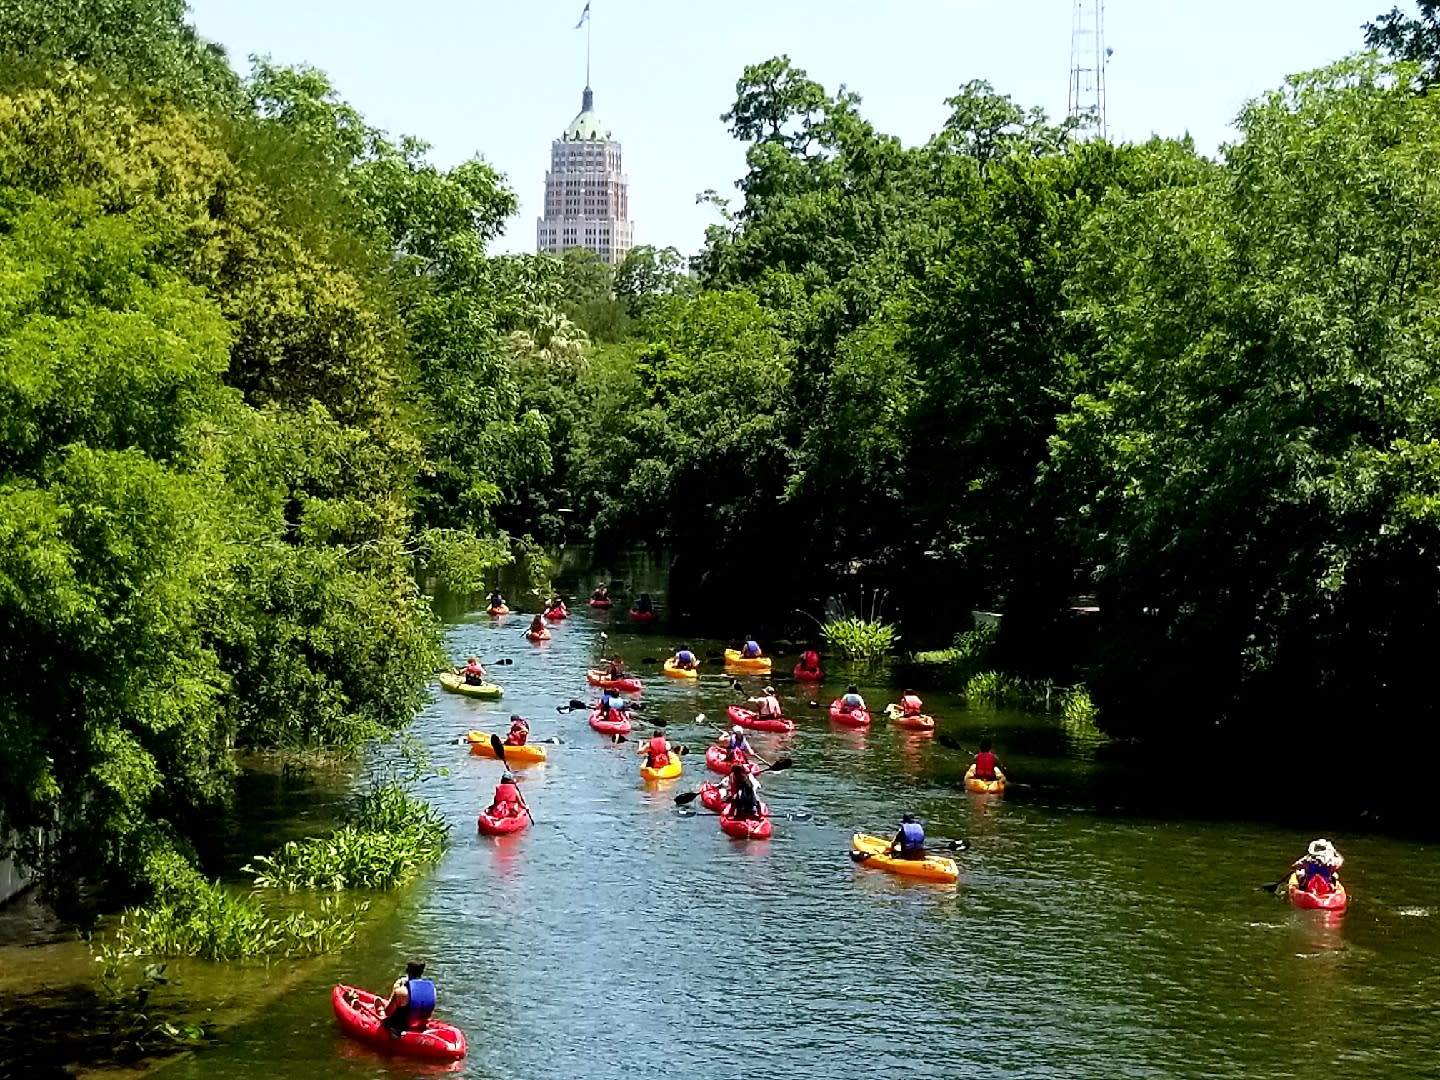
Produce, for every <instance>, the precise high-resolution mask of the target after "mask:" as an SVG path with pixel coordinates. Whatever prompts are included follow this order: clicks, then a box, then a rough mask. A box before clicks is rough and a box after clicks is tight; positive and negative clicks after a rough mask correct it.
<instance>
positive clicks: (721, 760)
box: [705, 746, 760, 776]
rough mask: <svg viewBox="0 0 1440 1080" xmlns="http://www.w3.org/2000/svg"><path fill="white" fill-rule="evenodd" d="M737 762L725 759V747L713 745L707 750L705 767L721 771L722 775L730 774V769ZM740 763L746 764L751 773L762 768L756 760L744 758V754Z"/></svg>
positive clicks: (715, 771)
mask: <svg viewBox="0 0 1440 1080" xmlns="http://www.w3.org/2000/svg"><path fill="white" fill-rule="evenodd" d="M736 764H737V762H735V761H726V760H725V748H724V747H723V746H711V747H710V748H709V749H708V750H706V751H705V767H706V768H707V769H709V770H710V771H711V772H713V773H719V774H720V775H721V776H729V775H730V770H731V769H733V768H734V767H735V766H736ZM738 764H742V765H744V766H745V771H746V772H749V773H754V772H757V771H758V770H759V768H760V766H759V765H758V764H757V763H756V762H753V761H746V760H744V758H743V756H742V757H741V759H740V760H739V762H738Z"/></svg>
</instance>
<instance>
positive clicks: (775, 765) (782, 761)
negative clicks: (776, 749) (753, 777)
mask: <svg viewBox="0 0 1440 1080" xmlns="http://www.w3.org/2000/svg"><path fill="white" fill-rule="evenodd" d="M794 764H795V762H793V761H791V760H790V759H789V758H788V757H781V758H776V759H775V760H774V761H772V762H771V763H770V767H769V769H768V770H767V771H769V772H779V771H780V770H781V769H788V768H790V766H792V765H794Z"/></svg>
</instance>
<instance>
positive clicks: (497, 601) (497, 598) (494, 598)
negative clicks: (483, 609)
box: [489, 589, 509, 608]
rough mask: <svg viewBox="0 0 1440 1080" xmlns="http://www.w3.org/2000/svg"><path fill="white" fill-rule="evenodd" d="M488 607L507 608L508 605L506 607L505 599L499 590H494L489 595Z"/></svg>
mask: <svg viewBox="0 0 1440 1080" xmlns="http://www.w3.org/2000/svg"><path fill="white" fill-rule="evenodd" d="M489 606H490V607H492V608H500V607H508V606H509V605H507V604H506V603H505V597H504V596H503V595H502V594H501V592H500V590H499V589H496V590H495V591H494V592H492V593H491V594H490V604H489Z"/></svg>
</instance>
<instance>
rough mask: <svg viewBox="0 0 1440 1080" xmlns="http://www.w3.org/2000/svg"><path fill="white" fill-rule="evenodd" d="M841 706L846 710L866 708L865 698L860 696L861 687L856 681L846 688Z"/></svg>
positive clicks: (841, 699) (852, 710)
mask: <svg viewBox="0 0 1440 1080" xmlns="http://www.w3.org/2000/svg"><path fill="white" fill-rule="evenodd" d="M840 708H842V709H844V710H845V711H846V712H854V711H855V710H856V709H864V708H865V699H864V698H863V697H861V696H860V688H859V687H858V686H856V685H855V684H854V683H851V684H850V685H849V686H847V687H846V688H845V693H844V694H843V695H842V696H841V698H840ZM867 711H868V710H867Z"/></svg>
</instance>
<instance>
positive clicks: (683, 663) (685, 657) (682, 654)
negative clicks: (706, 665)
mask: <svg viewBox="0 0 1440 1080" xmlns="http://www.w3.org/2000/svg"><path fill="white" fill-rule="evenodd" d="M699 663H700V661H699V660H697V659H696V658H695V654H694V653H693V652H691V651H690V646H689V645H681V646H680V651H679V652H677V653H676V654H675V659H674V660H672V661H671V662H670V664H671V666H672V667H677V668H681V669H682V670H685V671H688V670H690V669H691V668H693V667H697V666H699Z"/></svg>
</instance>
